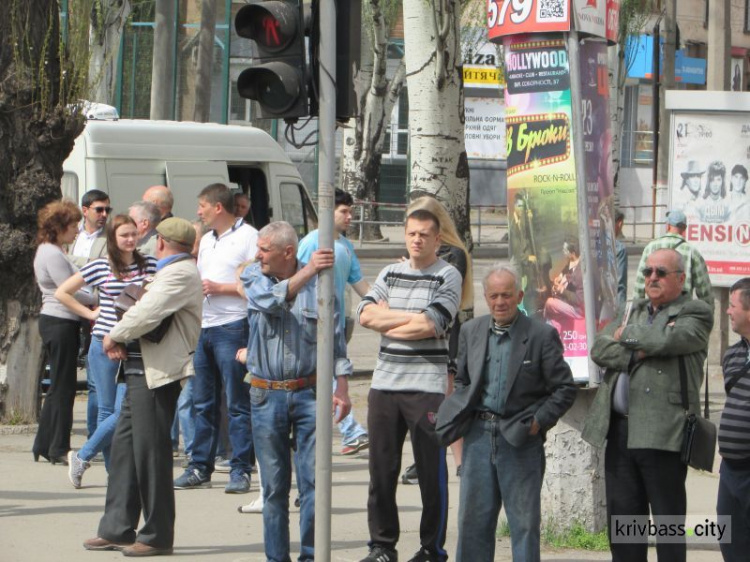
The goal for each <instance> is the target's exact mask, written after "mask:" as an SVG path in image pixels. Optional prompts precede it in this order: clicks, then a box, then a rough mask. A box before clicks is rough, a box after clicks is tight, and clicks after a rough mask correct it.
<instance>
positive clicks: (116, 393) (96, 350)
mask: <svg viewBox="0 0 750 562" xmlns="http://www.w3.org/2000/svg"><path fill="white" fill-rule="evenodd" d="M88 360H89V369H90V371H91V376H92V378H93V379H94V384H95V385H96V394H97V401H98V407H99V415H98V416H97V426H96V431H94V434H93V435H92V436H91V438H90V439H89V440H88V441H86V443H85V444H84V446H83V447H82V448H81V450H80V451H79V452H78V456H79V457H80V458H81V459H83V460H85V461H89V460H91V459H92V458H94V456H95V455H96V453H98V452H100V451H101V452H102V453H104V465H105V466H106V468H107V470H109V447H110V445H111V443H112V436H113V435H114V434H115V426H116V425H117V420H118V418H119V417H120V405H121V404H122V398H123V396H125V384H124V383H120V384H117V371H118V370H119V368H120V362H119V361H112V360H111V359H110V358H109V357H107V354H106V353H105V352H104V348H103V347H102V338H100V337H97V336H93V337H92V338H91V346H90V347H89V355H88Z"/></svg>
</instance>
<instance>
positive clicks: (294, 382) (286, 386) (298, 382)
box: [250, 374, 318, 392]
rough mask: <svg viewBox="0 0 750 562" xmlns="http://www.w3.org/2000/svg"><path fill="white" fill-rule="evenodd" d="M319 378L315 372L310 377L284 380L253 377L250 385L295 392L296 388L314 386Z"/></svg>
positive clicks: (264, 388)
mask: <svg viewBox="0 0 750 562" xmlns="http://www.w3.org/2000/svg"><path fill="white" fill-rule="evenodd" d="M317 378H318V377H317V376H316V375H315V374H312V375H310V376H309V377H302V378H301V379H288V380H284V381H272V380H268V379H259V378H258V377H253V378H251V379H250V386H254V387H255V388H262V389H263V390H286V391H287V392H294V391H295V390H301V389H303V388H307V387H308V386H313V385H314V384H315V381H316V380H317Z"/></svg>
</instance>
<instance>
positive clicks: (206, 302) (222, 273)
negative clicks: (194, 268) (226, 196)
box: [198, 219, 258, 328]
mask: <svg viewBox="0 0 750 562" xmlns="http://www.w3.org/2000/svg"><path fill="white" fill-rule="evenodd" d="M257 246H258V231H257V230H255V229H254V228H253V227H252V226H250V225H249V224H245V223H244V222H243V221H242V219H237V221H236V222H235V223H234V225H232V228H230V229H228V230H227V231H226V232H224V233H222V234H221V235H217V234H216V231H215V230H212V231H211V232H207V233H206V234H205V235H204V236H203V238H201V244H200V248H199V250H198V272H199V273H200V276H201V280H210V281H214V282H215V283H236V280H237V268H238V267H239V266H240V265H241V264H242V263H243V262H246V261H250V260H251V259H253V258H254V257H255V254H256V253H257ZM245 314H246V312H245V300H244V299H243V298H242V297H241V296H239V295H237V296H234V295H209V296H208V297H206V298H204V299H203V322H202V324H201V326H202V327H203V328H211V327H213V326H223V325H224V324H229V323H231V322H236V321H237V320H242V319H243V318H244V317H245Z"/></svg>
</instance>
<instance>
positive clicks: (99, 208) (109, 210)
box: [89, 207, 112, 215]
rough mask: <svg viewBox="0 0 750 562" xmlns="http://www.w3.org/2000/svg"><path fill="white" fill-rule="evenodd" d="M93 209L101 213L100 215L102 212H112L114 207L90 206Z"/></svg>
mask: <svg viewBox="0 0 750 562" xmlns="http://www.w3.org/2000/svg"><path fill="white" fill-rule="evenodd" d="M89 209H91V210H92V211H94V212H95V213H99V214H100V215H101V214H102V213H107V214H110V213H111V212H112V207H89Z"/></svg>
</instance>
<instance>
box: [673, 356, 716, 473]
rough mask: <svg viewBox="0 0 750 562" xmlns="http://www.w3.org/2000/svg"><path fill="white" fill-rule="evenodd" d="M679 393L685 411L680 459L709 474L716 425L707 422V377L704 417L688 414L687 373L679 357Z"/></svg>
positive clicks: (712, 462)
mask: <svg viewBox="0 0 750 562" xmlns="http://www.w3.org/2000/svg"><path fill="white" fill-rule="evenodd" d="M680 393H681V395H682V408H683V409H684V410H685V427H684V430H683V436H682V449H681V450H680V459H681V460H682V462H684V463H685V464H686V465H688V466H691V467H693V468H695V469H697V470H705V471H707V472H711V471H712V470H713V468H714V457H715V456H716V425H714V423H713V422H710V421H708V377H707V378H706V399H705V415H706V417H705V418H704V417H701V416H700V415H698V414H691V413H689V412H688V397H687V373H686V372H685V359H684V358H683V357H680Z"/></svg>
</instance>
